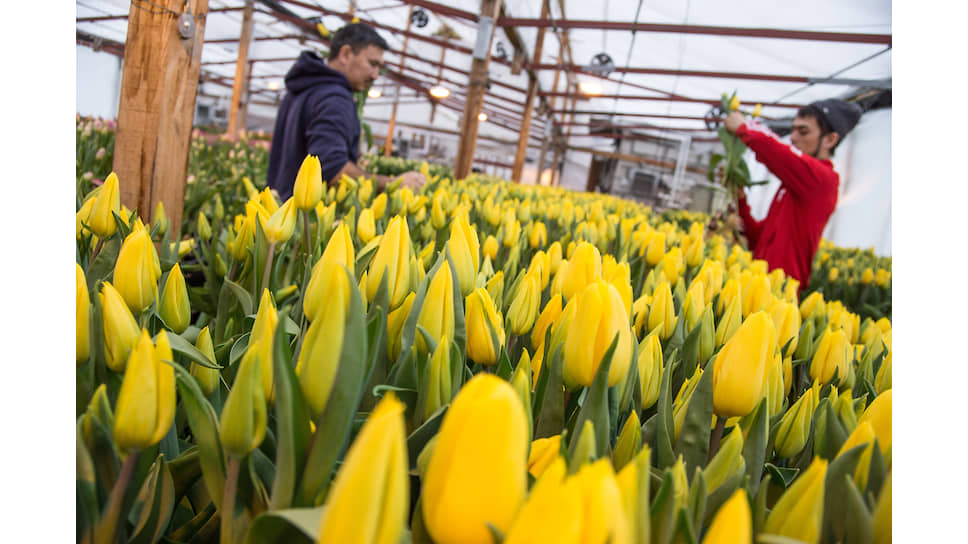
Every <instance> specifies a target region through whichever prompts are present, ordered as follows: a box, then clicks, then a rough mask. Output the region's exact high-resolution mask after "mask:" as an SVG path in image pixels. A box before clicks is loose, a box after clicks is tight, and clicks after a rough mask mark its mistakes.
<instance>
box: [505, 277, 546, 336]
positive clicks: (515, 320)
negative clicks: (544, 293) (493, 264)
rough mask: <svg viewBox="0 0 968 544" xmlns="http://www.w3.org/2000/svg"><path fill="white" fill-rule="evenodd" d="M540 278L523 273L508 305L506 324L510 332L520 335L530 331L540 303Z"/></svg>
mask: <svg viewBox="0 0 968 544" xmlns="http://www.w3.org/2000/svg"><path fill="white" fill-rule="evenodd" d="M539 282H540V278H539V277H538V276H537V275H536V274H534V273H530V274H525V276H524V281H523V282H522V283H521V285H520V286H519V287H518V288H517V290H516V291H515V292H514V296H513V298H512V299H511V305H510V306H509V307H508V314H507V319H508V325H509V328H510V329H511V334H513V335H515V336H522V335H524V334H527V333H528V332H530V331H531V327H532V326H533V325H534V320H535V319H537V317H538V310H539V309H540V304H541V286H540V283H539Z"/></svg>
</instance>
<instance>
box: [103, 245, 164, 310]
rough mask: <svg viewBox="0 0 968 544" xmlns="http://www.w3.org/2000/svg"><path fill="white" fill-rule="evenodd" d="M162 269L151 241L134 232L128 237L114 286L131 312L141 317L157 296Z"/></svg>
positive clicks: (119, 259)
mask: <svg viewBox="0 0 968 544" xmlns="http://www.w3.org/2000/svg"><path fill="white" fill-rule="evenodd" d="M160 276H161V268H160V266H159V264H158V255H157V253H156V252H155V248H154V246H153V245H152V244H151V238H149V237H148V232H147V231H145V230H144V229H135V230H133V231H132V232H131V234H129V235H128V237H127V238H125V240H124V243H123V244H121V250H120V251H119V252H118V260H117V262H116V263H115V265H114V285H115V287H116V288H117V290H118V292H119V293H120V294H121V297H122V298H124V301H125V303H126V304H127V305H128V308H130V309H131V311H132V313H136V314H140V313H141V312H142V311H144V310H145V309H146V308H147V307H148V306H151V304H152V303H153V302H154V301H155V298H156V297H157V296H158V278H159V277H160Z"/></svg>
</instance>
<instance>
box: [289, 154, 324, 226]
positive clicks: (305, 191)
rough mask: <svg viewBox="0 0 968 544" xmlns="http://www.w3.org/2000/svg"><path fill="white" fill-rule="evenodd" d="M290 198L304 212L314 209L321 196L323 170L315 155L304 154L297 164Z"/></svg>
mask: <svg viewBox="0 0 968 544" xmlns="http://www.w3.org/2000/svg"><path fill="white" fill-rule="evenodd" d="M292 198H293V199H294V201H295V203H296V207H297V208H299V209H300V210H302V211H304V212H308V211H310V210H312V209H314V208H315V207H316V204H317V203H319V201H320V199H321V198H323V170H322V166H320V163H319V157H317V156H316V155H306V158H304V159H303V161H302V164H300V165H299V171H298V172H297V173H296V181H295V182H293V186H292Z"/></svg>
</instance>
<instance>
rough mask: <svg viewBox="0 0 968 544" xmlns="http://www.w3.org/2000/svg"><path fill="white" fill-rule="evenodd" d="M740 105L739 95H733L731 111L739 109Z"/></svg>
mask: <svg viewBox="0 0 968 544" xmlns="http://www.w3.org/2000/svg"><path fill="white" fill-rule="evenodd" d="M739 106H740V103H739V97H738V96H736V95H733V98H731V99H730V100H729V111H731V112H733V111H739Z"/></svg>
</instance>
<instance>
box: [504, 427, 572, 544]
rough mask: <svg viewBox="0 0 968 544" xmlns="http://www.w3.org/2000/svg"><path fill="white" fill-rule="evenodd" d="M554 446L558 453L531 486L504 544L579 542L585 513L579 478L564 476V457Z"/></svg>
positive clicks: (549, 449) (566, 543)
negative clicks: (583, 511) (559, 454)
mask: <svg viewBox="0 0 968 544" xmlns="http://www.w3.org/2000/svg"><path fill="white" fill-rule="evenodd" d="M558 438H559V439H560V438H561V437H560V436H558ZM539 440H550V439H547V438H544V439H539ZM535 442H537V441H535ZM554 449H555V451H554V452H553V453H554V454H555V456H554V457H551V458H550V459H551V461H550V462H549V466H548V468H547V470H544V471H543V474H542V473H539V474H540V478H538V481H537V482H535V484H534V487H533V488H532V489H531V493H530V495H529V496H528V500H527V502H525V503H524V506H523V507H522V508H521V511H520V512H519V513H518V515H517V516H516V517H515V518H514V523H513V524H512V525H511V528H510V529H509V530H508V533H507V535H506V536H505V538H504V544H528V543H534V542H554V543H556V544H578V542H580V540H579V537H580V536H581V532H580V531H581V522H582V514H583V513H582V499H581V494H580V487H579V481H578V480H577V479H576V478H565V471H566V469H567V467H566V466H565V460H564V458H562V457H560V456H558V455H557V446H555V448H554ZM532 451H534V445H532ZM548 451H551V448H548ZM536 477H537V476H536Z"/></svg>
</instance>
